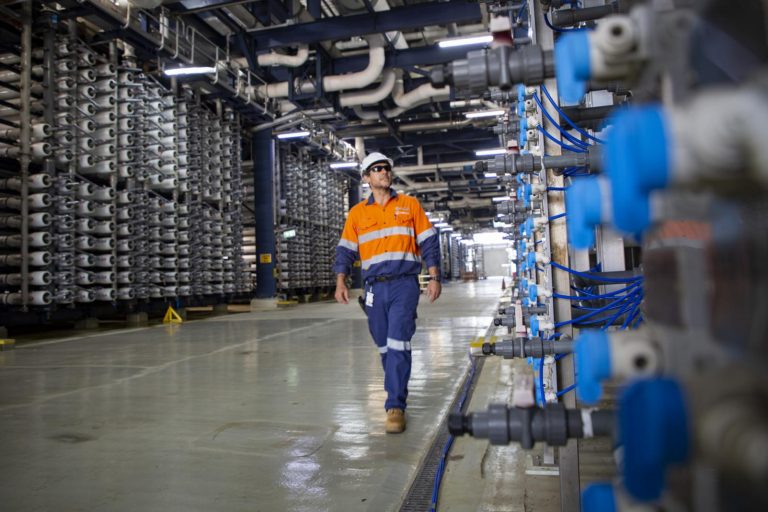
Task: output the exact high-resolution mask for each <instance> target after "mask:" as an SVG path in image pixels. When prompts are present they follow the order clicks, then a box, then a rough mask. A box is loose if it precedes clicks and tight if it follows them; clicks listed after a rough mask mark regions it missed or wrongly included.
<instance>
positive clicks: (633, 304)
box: [601, 298, 641, 331]
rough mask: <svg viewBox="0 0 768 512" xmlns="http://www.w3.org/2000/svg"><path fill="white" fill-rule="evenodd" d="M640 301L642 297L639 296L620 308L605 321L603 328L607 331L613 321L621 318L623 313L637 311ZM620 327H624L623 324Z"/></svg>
mask: <svg viewBox="0 0 768 512" xmlns="http://www.w3.org/2000/svg"><path fill="white" fill-rule="evenodd" d="M640 301H641V299H640V298H637V299H636V300H634V301H632V302H631V303H630V304H629V305H626V306H625V307H624V308H622V309H621V310H619V311H618V312H617V313H616V314H615V315H613V316H612V317H610V318H609V319H607V320H606V321H605V325H604V326H603V328H602V329H601V330H603V331H605V330H606V329H608V328H609V327H610V326H611V325H613V322H615V321H616V319H617V318H619V317H620V316H621V315H623V314H625V313H629V312H631V311H636V310H637V308H639V307H640ZM620 329H624V327H623V325H622V327H621V328H620Z"/></svg>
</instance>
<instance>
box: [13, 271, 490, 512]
mask: <svg viewBox="0 0 768 512" xmlns="http://www.w3.org/2000/svg"><path fill="white" fill-rule="evenodd" d="M500 285H501V280H500V279H489V280H487V281H479V282H475V283H456V284H449V285H447V286H445V287H444V296H443V297H442V298H441V299H440V300H439V301H438V302H436V303H435V304H428V303H426V300H425V299H423V302H424V303H422V304H421V305H420V307H419V317H420V319H419V322H418V325H419V327H418V330H417V332H416V335H415V337H414V339H413V341H414V343H413V346H414V349H413V350H414V367H413V376H412V379H411V385H410V390H411V395H410V400H409V408H408V420H409V423H408V429H407V431H406V432H405V433H404V434H403V435H386V434H384V432H383V427H384V411H383V401H384V398H385V396H384V392H383V390H382V383H383V378H382V371H381V367H380V363H379V358H378V352H377V351H376V350H375V348H374V345H373V342H372V341H371V340H370V337H369V335H368V332H367V325H366V321H365V319H364V316H363V314H362V312H361V311H360V309H359V308H358V306H357V305H356V304H354V305H353V304H350V305H348V306H342V305H337V304H334V303H322V304H309V305H301V306H297V307H294V308H291V309H288V310H280V311H272V312H260V313H244V314H239V315H229V316H226V317H218V318H212V319H209V320H205V321H197V322H188V323H185V324H183V325H181V326H159V327H155V328H145V329H133V330H123V331H116V332H112V333H99V334H97V335H93V336H90V337H78V336H76V337H70V338H68V339H66V340H50V341H46V342H35V343H28V344H21V345H20V346H17V348H16V350H13V351H9V352H0V432H1V433H2V436H0V509H1V510H3V511H25V512H26V511H30V512H31V511H50V510H57V511H75V510H77V511H100V512H101V511H131V512H135V511H155V510H157V511H163V512H170V511H176V510H178V511H197V510H199V511H219V510H220V511H240V510H242V511H246V510H247V511H278V510H286V511H304V510H306V511H318V510H372V511H385V510H396V509H397V508H398V507H399V504H400V502H401V498H402V496H403V495H404V493H405V492H406V490H407V488H408V486H409V484H410V482H411V480H412V478H413V476H414V474H415V471H416V469H417V467H418V465H419V463H420V461H421V459H422V458H423V456H424V455H425V452H426V449H427V447H428V446H429V444H430V442H431V441H432V439H433V438H434V436H435V435H436V433H437V426H438V423H439V421H440V418H442V417H443V415H444V414H445V413H446V412H447V410H448V408H449V406H450V404H451V401H452V400H453V398H454V395H455V394H456V392H457V389H458V386H459V385H460V383H461V381H462V377H463V375H464V374H465V372H466V370H467V364H468V359H467V348H468V342H469V340H470V339H471V338H472V337H474V336H478V335H482V334H483V333H484V332H485V330H486V328H487V326H488V324H489V322H490V319H491V315H492V313H493V310H494V307H495V305H496V302H497V300H498V297H499V294H500Z"/></svg>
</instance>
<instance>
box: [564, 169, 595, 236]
mask: <svg viewBox="0 0 768 512" xmlns="http://www.w3.org/2000/svg"><path fill="white" fill-rule="evenodd" d="M602 199H603V198H602V193H601V190H600V182H599V178H598V177H596V176H588V177H586V178H580V179H577V180H574V181H573V185H571V186H570V187H568V190H567V191H566V192H565V209H566V211H567V212H568V216H567V217H566V219H565V220H566V222H567V223H568V239H569V241H570V242H571V244H572V245H573V247H575V248H576V249H588V248H589V247H592V245H594V243H595V226H597V225H599V224H600V221H601V220H602Z"/></svg>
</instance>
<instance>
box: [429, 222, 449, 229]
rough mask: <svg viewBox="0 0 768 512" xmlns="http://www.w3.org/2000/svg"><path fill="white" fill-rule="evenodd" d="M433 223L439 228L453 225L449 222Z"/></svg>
mask: <svg viewBox="0 0 768 512" xmlns="http://www.w3.org/2000/svg"><path fill="white" fill-rule="evenodd" d="M432 225H433V226H434V227H436V228H438V229H441V228H449V227H451V225H450V224H448V223H447V222H438V223H437V224H432Z"/></svg>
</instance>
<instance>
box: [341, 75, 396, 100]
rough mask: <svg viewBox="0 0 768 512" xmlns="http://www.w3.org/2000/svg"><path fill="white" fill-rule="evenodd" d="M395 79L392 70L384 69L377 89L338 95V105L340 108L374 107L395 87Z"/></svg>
mask: <svg viewBox="0 0 768 512" xmlns="http://www.w3.org/2000/svg"><path fill="white" fill-rule="evenodd" d="M396 78H397V76H396V73H395V72H394V70H392V69H385V70H384V72H383V73H382V75H381V83H380V84H379V86H378V87H377V88H375V89H372V90H365V91H357V92H350V93H346V94H341V95H339V105H341V106H342V107H351V106H354V105H375V104H377V103H379V102H380V101H382V100H384V98H386V97H387V96H389V94H390V93H391V92H392V89H393V88H394V86H395V81H396Z"/></svg>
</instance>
